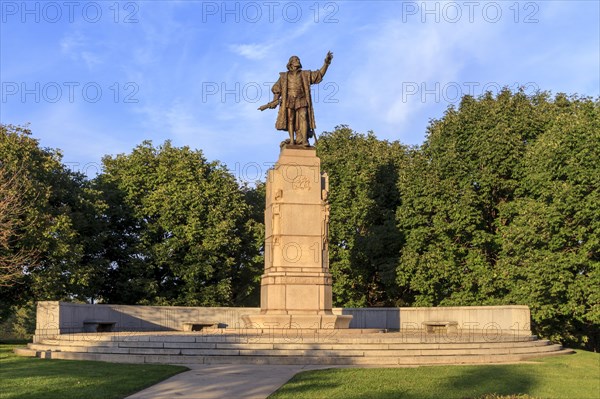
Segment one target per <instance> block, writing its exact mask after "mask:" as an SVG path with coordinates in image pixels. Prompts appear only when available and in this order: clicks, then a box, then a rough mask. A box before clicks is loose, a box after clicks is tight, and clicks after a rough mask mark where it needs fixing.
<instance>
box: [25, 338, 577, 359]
mask: <svg viewBox="0 0 600 399" xmlns="http://www.w3.org/2000/svg"><path fill="white" fill-rule="evenodd" d="M37 341H38V342H37V343H33V344H29V345H28V347H27V348H22V349H16V350H15V352H16V353H17V354H18V355H22V356H36V357H40V358H47V359H72V360H97V361H106V362H120V363H167V364H191V363H197V364H302V365H303V364H313V365H335V366H342V365H358V366H382V367H391V366H417V365H438V364H482V363H514V362H520V361H524V360H529V359H534V358H538V357H543V356H552V355H561V354H569V353H574V352H573V351H572V350H570V349H563V347H562V346H561V345H556V344H552V343H550V342H549V341H547V340H540V339H537V337H535V336H531V335H526V336H525V335H497V334H496V335H489V334H483V333H482V332H473V331H470V332H468V333H465V332H461V333H455V334H448V333H446V332H442V331H438V332H434V333H427V332H425V331H415V332H409V333H407V332H386V331H385V330H354V329H351V330H311V329H302V330H300V329H298V330H278V329H265V330H259V329H256V330H252V329H245V330H229V329H205V330H203V331H199V332H179V331H177V332H107V333H75V334H62V335H58V336H53V337H46V338H44V337H38V338H37Z"/></svg>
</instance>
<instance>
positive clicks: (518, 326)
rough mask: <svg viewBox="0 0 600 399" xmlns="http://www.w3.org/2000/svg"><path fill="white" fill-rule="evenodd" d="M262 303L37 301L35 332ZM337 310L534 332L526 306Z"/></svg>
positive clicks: (138, 322)
mask: <svg viewBox="0 0 600 399" xmlns="http://www.w3.org/2000/svg"><path fill="white" fill-rule="evenodd" d="M258 313H260V308H234V307H218V308H217V307H215V308H208V307H206V308H205V307H182V306H135V305H88V304H76V303H68V302H56V301H54V302H50V301H45V302H38V306H37V321H36V333H35V334H36V337H35V338H34V340H36V341H37V340H39V339H41V338H44V337H46V338H47V337H49V336H54V335H57V334H68V333H78V332H82V331H83V321H84V320H104V321H114V322H116V324H115V330H116V331H174V330H181V328H182V324H183V323H184V322H201V321H209V322H217V323H219V324H220V327H228V328H243V327H244V324H243V322H242V319H241V316H242V315H249V314H258ZM333 313H334V314H337V315H352V316H353V319H352V322H351V323H350V328H364V329H366V328H382V329H384V328H386V329H394V330H397V329H401V330H404V331H410V330H420V329H423V326H422V323H423V322H425V321H455V322H457V323H458V326H459V328H460V329H463V330H464V329H466V330H473V331H495V332H500V333H503V334H519V335H529V334H531V331H530V324H529V323H530V313H529V308H528V307H527V306H520V305H507V306H462V307H437V308H343V309H342V308H334V309H333Z"/></svg>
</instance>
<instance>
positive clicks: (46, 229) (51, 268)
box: [0, 125, 100, 309]
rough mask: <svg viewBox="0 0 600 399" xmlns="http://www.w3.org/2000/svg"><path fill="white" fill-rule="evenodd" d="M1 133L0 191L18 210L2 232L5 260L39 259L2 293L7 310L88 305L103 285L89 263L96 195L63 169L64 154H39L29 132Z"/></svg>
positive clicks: (4, 128) (23, 265)
mask: <svg viewBox="0 0 600 399" xmlns="http://www.w3.org/2000/svg"><path fill="white" fill-rule="evenodd" d="M0 130H1V131H0V159H1V160H2V165H1V169H2V174H3V176H2V183H0V186H3V187H4V188H5V189H6V188H7V187H8V191H6V190H5V191H4V192H3V198H4V199H5V200H8V201H13V202H14V201H17V202H18V204H19V207H18V212H16V213H14V212H13V213H12V215H11V214H10V213H9V216H10V217H9V218H5V219H4V220H3V223H2V226H1V228H2V231H3V233H2V234H0V235H2V236H3V237H4V238H3V245H2V249H1V252H2V256H3V257H4V259H6V257H13V258H14V257H17V258H18V257H19V256H22V254H31V253H33V254H35V256H27V257H26V258H27V259H25V261H23V260H22V261H21V262H19V263H20V269H21V270H19V273H16V274H13V275H12V279H11V284H12V286H11V287H5V288H3V289H2V290H0V297H1V298H2V301H3V304H4V305H6V306H3V309H8V305H9V304H12V303H14V304H23V303H25V302H27V301H28V300H29V299H31V298H34V299H35V300H66V299H71V300H72V299H79V300H87V299H88V298H89V297H90V296H91V295H93V292H94V291H95V289H96V288H95V287H94V286H95V285H96V284H98V283H99V281H100V279H99V278H98V275H97V270H96V269H95V268H93V267H90V264H89V263H87V262H86V260H85V257H84V254H85V253H86V251H87V250H86V246H87V245H88V243H90V242H92V238H93V236H94V233H95V232H94V231H91V230H90V225H89V223H88V222H89V220H93V219H94V206H93V205H94V198H95V197H94V195H93V192H92V191H89V189H88V188H87V186H86V181H85V178H84V177H83V176H82V175H81V174H77V173H73V172H71V171H69V170H68V169H67V168H66V167H65V166H64V165H63V164H62V163H61V154H60V152H58V151H56V150H52V149H47V148H40V146H39V143H38V141H37V140H35V139H33V138H32V137H31V131H30V130H29V129H27V128H26V127H20V126H12V125H1V126H0ZM7 177H8V178H7ZM11 193H12V194H11ZM83 215H88V216H85V217H84V216H83Z"/></svg>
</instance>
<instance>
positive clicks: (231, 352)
mask: <svg viewBox="0 0 600 399" xmlns="http://www.w3.org/2000/svg"><path fill="white" fill-rule="evenodd" d="M29 349H31V350H34V351H39V352H48V351H50V352H72V353H104V354H131V355H183V356H309V357H312V356H315V357H318V356H325V357H380V358H383V357H395V356H402V357H403V356H453V355H456V356H458V355H494V354H496V355H497V354H523V353H543V352H552V351H557V350H560V349H561V346H560V345H543V346H539V345H532V346H529V347H527V346H519V347H511V346H505V347H494V348H460V349H456V348H444V347H441V348H431V349H426V348H421V349H383V350H382V349H381V348H366V349H362V350H361V349H357V348H352V347H348V348H343V349H337V350H334V349H330V350H327V349H310V348H306V347H304V348H299V349H289V348H274V347H271V348H262V349H259V348H255V347H252V345H247V346H245V347H241V348H202V349H187V348H160V347H149V348H146V347H135V346H134V347H109V346H99V347H93V346H57V345H45V344H30V345H29Z"/></svg>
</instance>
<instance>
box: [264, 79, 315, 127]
mask: <svg viewBox="0 0 600 399" xmlns="http://www.w3.org/2000/svg"><path fill="white" fill-rule="evenodd" d="M287 74H288V72H281V73H279V79H278V80H277V82H275V84H274V85H273V89H272V91H273V94H275V95H276V96H277V95H280V96H281V104H280V106H279V112H278V113H277V121H275V129H277V130H285V131H287V130H288V125H287V81H288V80H287ZM300 78H301V80H302V88H303V89H304V94H305V95H306V100H307V102H308V120H307V122H308V128H309V129H311V130H314V129H316V128H317V124H316V123H315V113H314V110H313V104H312V96H311V95H310V85H312V84H317V83H320V82H321V81H322V80H323V74H322V73H321V71H300Z"/></svg>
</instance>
